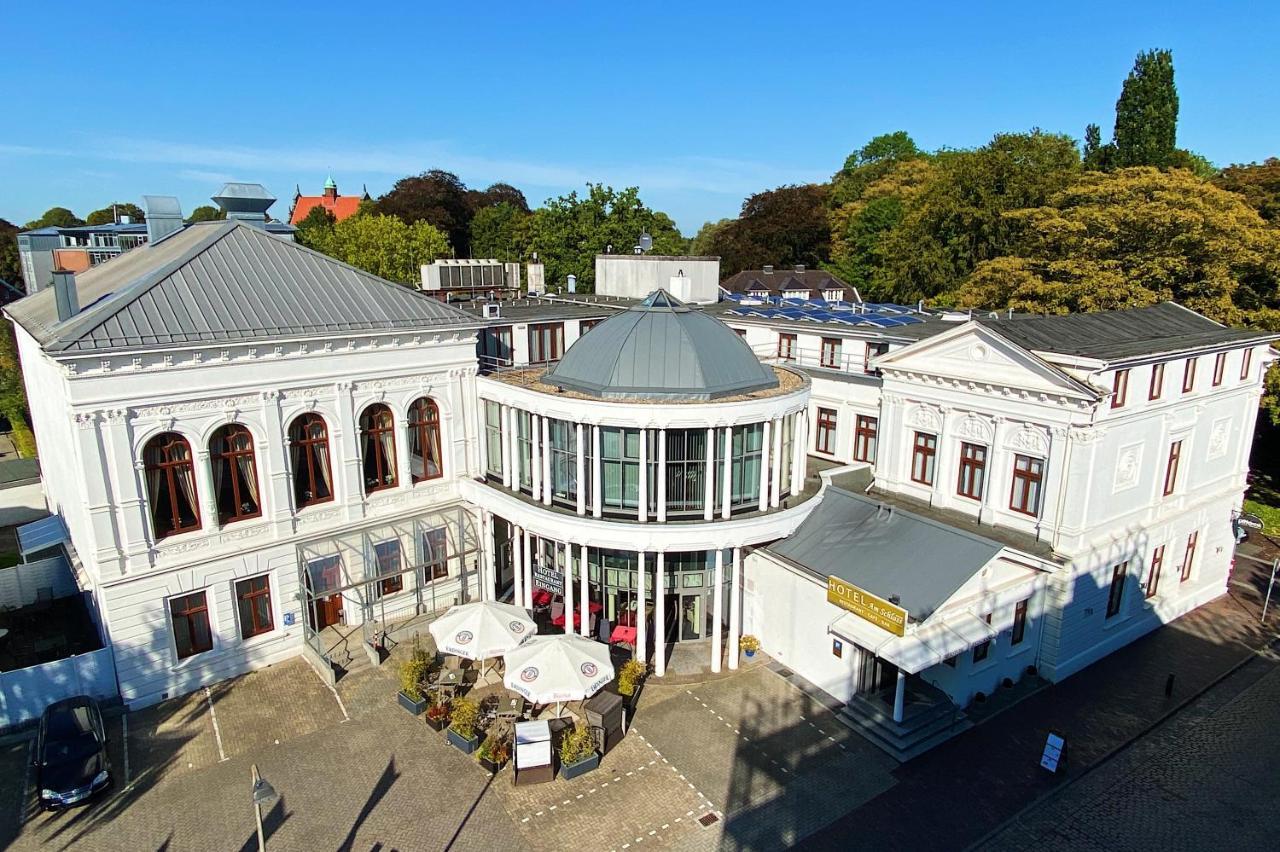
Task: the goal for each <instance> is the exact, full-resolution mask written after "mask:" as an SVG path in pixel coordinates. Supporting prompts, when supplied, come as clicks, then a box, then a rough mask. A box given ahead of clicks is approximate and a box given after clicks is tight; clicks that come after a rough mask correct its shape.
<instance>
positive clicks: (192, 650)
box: [169, 592, 213, 660]
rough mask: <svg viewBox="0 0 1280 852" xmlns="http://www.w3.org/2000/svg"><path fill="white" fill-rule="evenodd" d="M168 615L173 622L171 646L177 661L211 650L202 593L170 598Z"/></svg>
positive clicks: (206, 613) (207, 611)
mask: <svg viewBox="0 0 1280 852" xmlns="http://www.w3.org/2000/svg"><path fill="white" fill-rule="evenodd" d="M169 615H170V617H171V618H172V620H173V644H174V647H175V648H176V649H177V651H178V659H179V660H185V659H186V658H187V657H191V656H194V655H196V654H201V653H204V652H205V651H209V650H212V649H213V633H212V632H210V630H209V606H208V604H207V602H206V600H205V593H204V592H192V593H191V594H189V595H181V596H179V597H176V598H170V599H169Z"/></svg>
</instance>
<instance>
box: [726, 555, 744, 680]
mask: <svg viewBox="0 0 1280 852" xmlns="http://www.w3.org/2000/svg"><path fill="white" fill-rule="evenodd" d="M741 630H742V548H741V547H735V548H734V549H733V567H732V568H731V569H730V571H729V669H730V670H733V669H736V668H737V667H738V637H739V636H740V635H741V634H740V631H741Z"/></svg>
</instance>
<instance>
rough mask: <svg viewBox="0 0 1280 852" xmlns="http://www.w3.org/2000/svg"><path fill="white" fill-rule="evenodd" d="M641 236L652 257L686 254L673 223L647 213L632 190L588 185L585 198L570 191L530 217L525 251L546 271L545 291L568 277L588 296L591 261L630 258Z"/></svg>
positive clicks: (661, 215) (592, 277) (684, 243)
mask: <svg viewBox="0 0 1280 852" xmlns="http://www.w3.org/2000/svg"><path fill="white" fill-rule="evenodd" d="M643 232H648V234H649V235H650V236H651V237H653V249H652V252H653V253H654V254H683V253H684V252H685V251H686V250H687V248H688V241H687V240H686V239H685V238H684V237H682V236H681V235H680V229H679V228H677V227H676V224H675V222H673V221H672V220H671V217H670V216H668V215H667V214H665V213H661V212H658V211H656V210H652V209H650V208H649V207H647V206H646V205H645V203H644V202H643V201H641V200H640V191H639V190H638V189H637V188H636V187H634V186H631V187H627V188H626V189H623V190H614V188H613V187H611V186H605V185H604V184H598V183H589V184H587V192H586V195H584V196H579V195H578V193H577V191H576V190H574V191H572V192H570V193H568V194H567V195H562V196H560V197H559V198H552V199H548V200H547V202H546V204H545V205H544V206H543V207H541V208H539V209H538V210H535V211H534V213H533V217H532V219H531V220H530V221H529V244H528V248H529V251H530V252H537V253H538V258H539V259H540V260H541V261H542V262H543V263H544V264H545V265H546V276H547V282H548V284H549V285H551V286H559V285H561V284H563V282H564V281H565V279H566V278H567V276H569V275H570V274H572V275H576V276H577V279H578V291H579V292H591V291H592V289H593V288H594V285H595V274H596V271H595V270H596V267H595V256H596V255H597V254H601V253H603V252H605V251H606V250H607V249H608V247H609V246H612V247H613V251H615V252H629V251H630V250H631V247H632V246H634V245H635V243H636V240H637V239H639V237H640V234H641V233H643Z"/></svg>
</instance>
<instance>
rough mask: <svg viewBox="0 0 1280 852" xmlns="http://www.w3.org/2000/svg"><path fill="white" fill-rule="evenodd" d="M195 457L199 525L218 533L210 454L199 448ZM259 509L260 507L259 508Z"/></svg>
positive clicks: (216, 499) (216, 497)
mask: <svg viewBox="0 0 1280 852" xmlns="http://www.w3.org/2000/svg"><path fill="white" fill-rule="evenodd" d="M195 457H196V501H197V502H198V503H199V504H200V516H201V517H200V523H201V525H202V526H203V528H204V529H205V530H206V531H207V532H217V531H218V493H217V491H216V490H215V489H214V487H213V467H212V466H211V465H210V461H211V458H210V453H209V451H208V450H207V449H204V448H199V449H197V450H196V451H195ZM259 509H261V507H259Z"/></svg>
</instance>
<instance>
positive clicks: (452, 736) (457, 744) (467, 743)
mask: <svg viewBox="0 0 1280 852" xmlns="http://www.w3.org/2000/svg"><path fill="white" fill-rule="evenodd" d="M444 735H445V737H447V738H448V740H449V742H450V743H452V744H453V747H454V748H456V749H457V750H458V751H460V752H462V753H463V754H471V752H473V751H475V750H476V749H477V748H478V747H479V745H480V738H479V737H471V738H470V739H467V738H466V737H464V736H462V735H461V734H459V733H458V732H457V731H455V730H454V729H453V728H449V729H448V730H446V731H445V732H444Z"/></svg>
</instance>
